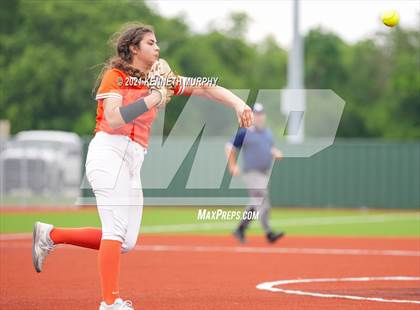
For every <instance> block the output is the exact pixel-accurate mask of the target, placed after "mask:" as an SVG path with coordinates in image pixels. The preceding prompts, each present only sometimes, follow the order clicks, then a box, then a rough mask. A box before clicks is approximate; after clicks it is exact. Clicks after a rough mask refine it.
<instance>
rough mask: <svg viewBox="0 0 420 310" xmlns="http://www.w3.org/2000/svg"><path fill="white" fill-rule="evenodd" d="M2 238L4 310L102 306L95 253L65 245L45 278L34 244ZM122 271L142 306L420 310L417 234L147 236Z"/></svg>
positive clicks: (130, 295) (129, 292)
mask: <svg viewBox="0 0 420 310" xmlns="http://www.w3.org/2000/svg"><path fill="white" fill-rule="evenodd" d="M0 239H1V241H0V253H1V255H0V266H1V267H0V268H1V270H0V287H1V292H0V297H1V300H0V308H1V309H2V310H8V309H31V310H32V309H33V310H35V309H43V310H46V309H60V310H67V309H86V310H88V309H97V308H98V304H99V301H100V290H99V286H98V275H97V267H96V252H95V251H93V250H85V249H81V248H76V247H70V246H62V247H59V248H58V249H57V250H56V251H55V252H54V253H53V254H52V255H51V256H50V257H48V260H47V262H46V266H45V271H44V272H43V273H41V274H36V273H35V271H34V270H33V267H32V263H31V243H30V239H27V238H26V239H25V238H23V239H22V236H19V239H18V240H14V239H13V236H10V235H9V237H6V238H5V236H4V235H3V236H2V238H0ZM121 273H122V274H121V276H122V278H121V292H122V296H123V297H124V298H127V299H131V300H132V301H133V302H134V304H135V305H136V309H140V310H159V309H165V310H166V309H171V310H197V309H206V310H207V309H213V310H233V309H240V310H248V309H255V310H257V309H258V310H262V309H267V310H268V309H270V310H278V309H296V310H297V309H299V310H301V309H311V310H312V309H323V310H325V309H326V310H328V309H331V310H337V309H345V310H347V309H348V310H350V309H378V310H379V309H381V310H382V309H385V310H386V309H420V281H419V280H420V278H419V277H420V239H418V238H400V239H395V238H386V239H385V238H325V237H322V238H318V237H316V238H315V237H313V238H303V237H287V238H285V239H284V240H281V241H280V242H279V243H278V244H276V245H274V246H273V245H269V244H267V243H266V242H265V241H264V240H263V239H262V238H261V237H251V238H250V239H249V242H248V243H247V244H246V245H243V246H242V245H238V244H237V243H236V242H235V240H233V239H232V238H231V237H215V236H212V237H208V236H179V235H178V236H162V235H160V236H157V235H154V236H153V235H143V236H141V237H140V238H139V242H138V246H137V247H136V249H135V250H134V251H133V252H131V253H129V254H125V255H123V258H122V271H121ZM397 277H398V278H397ZM345 278H350V279H347V280H346V279H345ZM297 279H299V281H295V282H291V283H282V284H278V285H274V286H271V291H270V290H267V289H261V285H262V286H264V285H265V287H266V288H267V287H270V285H268V284H267V282H275V281H283V282H284V280H297ZM257 286H259V287H258V288H257ZM356 297H357V298H356ZM416 302H417V303H416Z"/></svg>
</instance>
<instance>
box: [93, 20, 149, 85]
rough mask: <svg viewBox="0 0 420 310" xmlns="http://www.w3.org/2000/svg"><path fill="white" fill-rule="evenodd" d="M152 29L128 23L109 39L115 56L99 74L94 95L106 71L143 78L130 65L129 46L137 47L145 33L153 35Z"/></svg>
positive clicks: (141, 73)
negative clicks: (115, 71)
mask: <svg viewBox="0 0 420 310" xmlns="http://www.w3.org/2000/svg"><path fill="white" fill-rule="evenodd" d="M154 32H155V31H154V29H153V27H152V26H150V25H144V24H142V23H137V22H136V23H128V24H125V25H124V26H123V28H122V29H121V31H119V32H117V33H115V34H113V35H112V36H111V39H110V43H111V45H112V46H113V47H114V48H115V51H116V54H115V55H114V56H112V57H111V58H109V59H108V60H107V61H106V62H105V65H104V67H103V68H102V70H101V73H100V74H99V76H98V78H97V81H96V85H95V87H94V89H93V92H94V93H95V92H96V90H97V89H98V87H99V84H100V82H101V80H102V77H103V75H104V73H105V71H106V70H108V69H112V68H116V69H119V70H121V71H124V72H125V73H126V74H128V75H129V76H134V77H137V78H144V77H145V73H144V72H141V70H139V69H137V68H134V67H133V66H131V65H130V63H131V62H132V61H133V55H132V53H131V50H130V46H132V45H136V46H139V44H140V41H141V40H142V39H143V37H144V35H145V34H146V33H154Z"/></svg>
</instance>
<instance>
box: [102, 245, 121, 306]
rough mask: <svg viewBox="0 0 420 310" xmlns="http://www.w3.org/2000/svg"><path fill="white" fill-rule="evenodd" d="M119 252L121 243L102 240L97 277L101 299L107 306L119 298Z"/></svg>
mask: <svg viewBox="0 0 420 310" xmlns="http://www.w3.org/2000/svg"><path fill="white" fill-rule="evenodd" d="M120 252H121V242H119V241H116V240H102V242H101V247H100V249H99V255H98V263H99V275H100V278H101V286H102V297H103V300H104V301H105V302H106V303H107V304H108V305H112V304H113V303H114V301H115V299H117V298H118V297H119V281H118V280H119V277H120Z"/></svg>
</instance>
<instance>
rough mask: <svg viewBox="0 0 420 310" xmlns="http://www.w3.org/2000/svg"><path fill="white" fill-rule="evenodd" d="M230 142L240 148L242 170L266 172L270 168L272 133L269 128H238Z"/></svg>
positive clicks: (271, 160)
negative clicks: (242, 162) (242, 161)
mask: <svg viewBox="0 0 420 310" xmlns="http://www.w3.org/2000/svg"><path fill="white" fill-rule="evenodd" d="M232 144H233V146H234V147H235V148H237V149H241V152H242V156H243V160H244V167H243V171H245V172H248V171H251V170H257V171H260V172H267V171H268V170H270V169H271V164H272V162H273V155H272V154H271V148H272V147H273V144H274V142H273V134H272V133H271V131H270V130H269V129H267V128H261V129H258V128H256V127H251V128H248V129H245V128H239V130H238V132H237V134H236V136H235V138H234V139H233V141H232Z"/></svg>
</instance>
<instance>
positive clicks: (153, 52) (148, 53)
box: [134, 32, 160, 64]
mask: <svg viewBox="0 0 420 310" xmlns="http://www.w3.org/2000/svg"><path fill="white" fill-rule="evenodd" d="M139 45H140V49H139V53H137V54H136V55H135V56H134V57H138V60H140V61H141V62H143V63H147V64H153V63H154V62H155V61H156V60H158V59H159V51H160V48H159V46H158V45H157V40H156V37H155V34H154V33H150V32H149V33H146V34H145V35H144V37H143V40H141V41H140V44H139Z"/></svg>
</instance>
